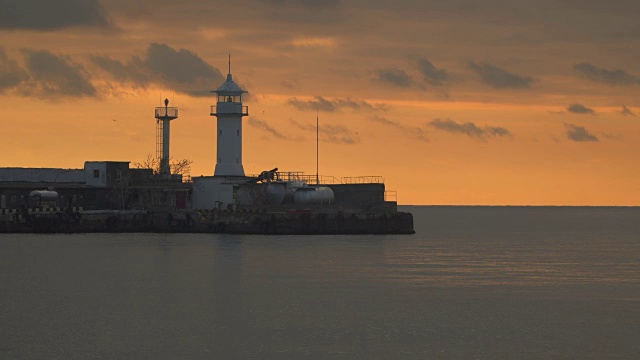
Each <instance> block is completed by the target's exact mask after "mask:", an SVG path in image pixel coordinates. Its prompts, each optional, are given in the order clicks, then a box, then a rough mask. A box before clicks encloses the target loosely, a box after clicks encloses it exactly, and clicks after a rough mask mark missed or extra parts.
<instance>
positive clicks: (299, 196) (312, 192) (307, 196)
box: [293, 186, 333, 205]
mask: <svg viewBox="0 0 640 360" xmlns="http://www.w3.org/2000/svg"><path fill="white" fill-rule="evenodd" d="M293 202H294V203H296V204H298V205H329V204H331V203H332V202H333V190H331V189H330V188H328V187H326V186H320V187H301V188H298V189H297V190H296V192H294V193H293Z"/></svg>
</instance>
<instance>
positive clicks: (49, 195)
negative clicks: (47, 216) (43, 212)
mask: <svg viewBox="0 0 640 360" xmlns="http://www.w3.org/2000/svg"><path fill="white" fill-rule="evenodd" d="M29 196H30V197H33V198H35V197H39V198H40V200H41V201H56V200H58V193H57V192H55V191H51V190H34V191H32V192H30V193H29Z"/></svg>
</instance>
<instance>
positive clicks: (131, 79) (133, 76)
mask: <svg viewBox="0 0 640 360" xmlns="http://www.w3.org/2000/svg"><path fill="white" fill-rule="evenodd" d="M91 61H92V62H93V63H94V64H95V65H97V66H98V67H99V68H101V69H102V70H105V71H106V72H108V73H109V74H110V75H111V76H112V77H113V79H114V80H117V81H120V82H123V83H124V82H126V83H131V84H133V85H137V86H144V85H146V84H147V83H148V82H149V81H150V75H149V74H147V73H146V71H145V69H144V66H143V65H142V64H141V63H140V61H139V59H137V58H136V59H134V61H132V62H130V63H122V62H120V61H118V60H114V59H111V58H110V57H107V56H91Z"/></svg>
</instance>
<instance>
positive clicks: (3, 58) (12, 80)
mask: <svg viewBox="0 0 640 360" xmlns="http://www.w3.org/2000/svg"><path fill="white" fill-rule="evenodd" d="M27 79H29V74H27V72H26V71H24V69H22V68H21V67H20V65H18V63H17V62H15V61H13V60H11V59H9V57H8V56H7V54H6V53H5V52H4V49H2V48H1V47H0V92H3V91H4V90H8V89H12V88H15V87H17V86H18V85H20V84H21V83H22V82H23V81H26V80H27Z"/></svg>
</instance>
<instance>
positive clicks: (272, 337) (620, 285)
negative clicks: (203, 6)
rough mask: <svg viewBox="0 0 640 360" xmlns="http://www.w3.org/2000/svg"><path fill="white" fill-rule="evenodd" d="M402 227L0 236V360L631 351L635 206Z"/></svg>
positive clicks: (521, 212) (456, 217)
mask: <svg viewBox="0 0 640 360" xmlns="http://www.w3.org/2000/svg"><path fill="white" fill-rule="evenodd" d="M407 209H408V210H410V211H411V212H413V213H414V219H415V225H416V226H415V227H416V231H417V234H415V235H401V236H395V235H393V236H391V235H389V236H306V237H301V236H231V235H214V234H188V235H183V234H97V235H96V234H90V235H89V234H87V235H7V234H0V359H604V358H615V359H618V358H620V359H637V358H638V354H640V341H638V339H640V265H639V264H640V208H555V207H550V208H544V207H543V208H538V207H535V208H530V207H409V208H405V210H407Z"/></svg>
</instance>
